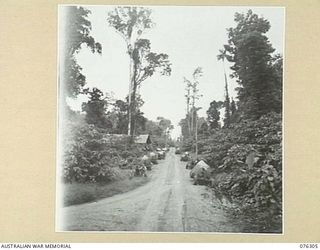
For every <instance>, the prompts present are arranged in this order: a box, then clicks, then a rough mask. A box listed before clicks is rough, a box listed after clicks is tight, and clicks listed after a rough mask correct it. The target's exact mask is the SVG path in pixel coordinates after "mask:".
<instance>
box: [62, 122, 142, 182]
mask: <svg viewBox="0 0 320 250" xmlns="http://www.w3.org/2000/svg"><path fill="white" fill-rule="evenodd" d="M73 129H74V132H73V135H72V140H71V141H69V143H67V145H66V146H67V147H66V151H65V158H64V172H63V179H64V181H66V182H73V181H74V182H81V183H86V182H110V181H113V180H118V179H121V178H122V173H121V171H120V170H121V168H130V169H133V168H134V167H135V166H136V164H139V161H138V158H139V157H141V156H142V154H143V151H142V149H141V148H139V147H138V146H137V145H135V144H131V143H130V142H129V138H128V137H114V136H108V135H107V133H106V131H104V130H103V129H99V128H97V127H95V126H94V125H92V124H91V125H89V124H82V125H78V126H74V125H73Z"/></svg>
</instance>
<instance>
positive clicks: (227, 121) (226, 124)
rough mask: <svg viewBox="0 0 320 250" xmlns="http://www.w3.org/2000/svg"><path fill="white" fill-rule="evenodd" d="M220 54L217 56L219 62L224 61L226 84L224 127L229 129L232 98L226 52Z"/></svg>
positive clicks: (221, 51)
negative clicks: (226, 66)
mask: <svg viewBox="0 0 320 250" xmlns="http://www.w3.org/2000/svg"><path fill="white" fill-rule="evenodd" d="M219 52H220V54H219V55H218V56H217V58H218V60H222V65H223V73H224V84H225V100H224V108H225V112H224V119H223V126H224V127H226V128H227V127H229V125H230V117H231V113H230V97H229V90H228V80H227V74H226V70H225V65H224V60H225V59H226V50H219Z"/></svg>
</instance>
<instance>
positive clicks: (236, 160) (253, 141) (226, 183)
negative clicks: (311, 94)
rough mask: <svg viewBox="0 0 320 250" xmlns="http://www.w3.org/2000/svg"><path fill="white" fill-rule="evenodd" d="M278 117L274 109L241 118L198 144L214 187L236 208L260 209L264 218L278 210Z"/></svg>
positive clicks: (280, 134) (279, 178)
mask: <svg viewBox="0 0 320 250" xmlns="http://www.w3.org/2000/svg"><path fill="white" fill-rule="evenodd" d="M281 121H282V120H281V115H279V114H276V113H270V114H268V115H264V116H262V117H261V118H260V119H259V120H243V121H241V122H240V123H237V124H233V125H231V126H230V127H229V128H228V129H220V130H216V131H215V132H214V133H213V134H212V135H211V136H210V137H209V138H207V139H204V140H202V141H201V143H200V145H199V150H200V152H201V154H202V157H203V158H204V159H205V160H206V162H207V163H209V164H210V166H211V167H212V172H211V176H212V178H211V185H212V187H213V188H214V191H215V192H216V193H218V195H223V196H224V197H227V198H228V199H229V200H230V201H232V202H233V203H236V204H238V206H239V209H240V210H239V211H240V212H243V213H252V212H253V211H254V212H262V214H263V215H264V216H265V218H268V217H269V220H268V221H270V219H274V220H277V219H278V218H279V217H281V213H282V133H281V131H282V126H281ZM270 216H271V217H270ZM280 221H281V220H280Z"/></svg>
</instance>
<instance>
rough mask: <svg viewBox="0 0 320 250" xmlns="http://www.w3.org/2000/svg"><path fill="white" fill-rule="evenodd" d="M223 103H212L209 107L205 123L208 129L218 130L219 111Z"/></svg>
mask: <svg viewBox="0 0 320 250" xmlns="http://www.w3.org/2000/svg"><path fill="white" fill-rule="evenodd" d="M222 105H223V102H221V101H218V102H217V101H212V102H211V103H210V107H209V109H208V110H207V121H208V123H209V128H210V129H211V130H212V129H217V128H220V122H219V120H220V111H219V110H220V109H221V108H222Z"/></svg>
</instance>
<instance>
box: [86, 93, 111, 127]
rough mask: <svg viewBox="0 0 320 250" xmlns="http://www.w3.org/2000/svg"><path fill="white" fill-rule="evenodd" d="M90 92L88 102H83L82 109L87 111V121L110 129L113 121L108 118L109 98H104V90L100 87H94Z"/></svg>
mask: <svg viewBox="0 0 320 250" xmlns="http://www.w3.org/2000/svg"><path fill="white" fill-rule="evenodd" d="M88 93H89V100H88V102H86V103H83V104H82V110H83V111H84V112H85V113H86V116H85V120H86V122H87V123H88V124H94V125H95V126H96V127H98V128H102V129H109V130H110V129H111V128H112V123H111V122H110V120H108V119H107V115H106V110H107V100H106V98H104V95H103V93H102V91H101V90H99V89H98V88H93V89H92V91H89V92H88Z"/></svg>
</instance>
